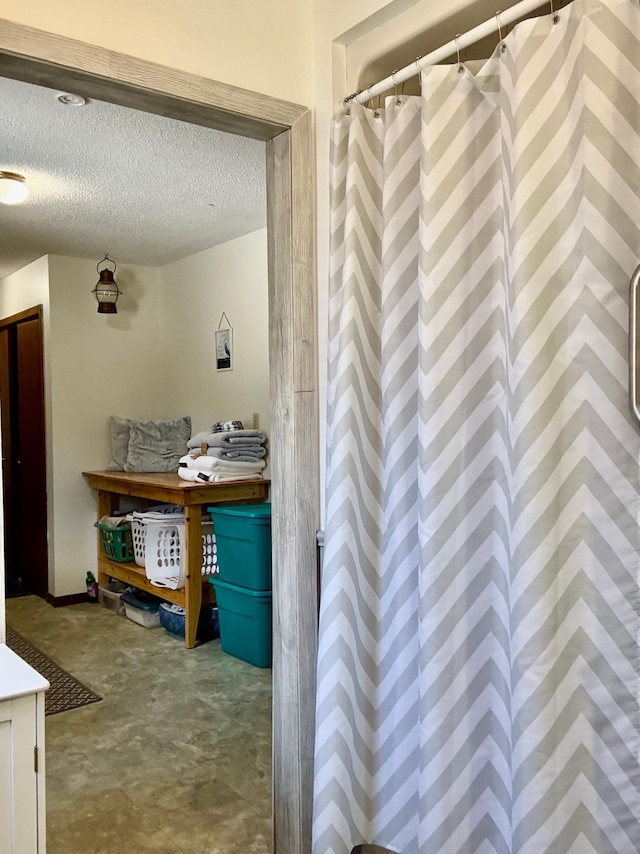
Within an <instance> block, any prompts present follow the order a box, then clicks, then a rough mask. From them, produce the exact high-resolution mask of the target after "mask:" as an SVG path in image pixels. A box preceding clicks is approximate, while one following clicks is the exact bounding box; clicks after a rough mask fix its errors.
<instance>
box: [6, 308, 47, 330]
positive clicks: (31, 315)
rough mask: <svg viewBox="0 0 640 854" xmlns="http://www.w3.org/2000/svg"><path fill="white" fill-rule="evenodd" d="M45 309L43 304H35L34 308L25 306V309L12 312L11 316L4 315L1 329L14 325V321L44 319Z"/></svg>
mask: <svg viewBox="0 0 640 854" xmlns="http://www.w3.org/2000/svg"><path fill="white" fill-rule="evenodd" d="M43 310H44V309H43V306H42V304H40V305H34V306H33V307H32V308H25V310H24V311H19V312H18V313H17V314H12V315H11V317H2V318H0V329H4V328H5V327H7V326H13V324H14V323H22V322H23V321H24V320H40V321H42V315H43Z"/></svg>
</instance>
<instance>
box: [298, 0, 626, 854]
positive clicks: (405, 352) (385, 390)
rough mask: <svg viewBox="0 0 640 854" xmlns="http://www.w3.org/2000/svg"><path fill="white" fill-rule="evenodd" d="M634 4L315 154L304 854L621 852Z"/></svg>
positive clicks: (347, 124) (431, 85) (520, 48)
mask: <svg viewBox="0 0 640 854" xmlns="http://www.w3.org/2000/svg"><path fill="white" fill-rule="evenodd" d="M639 167H640V10H639V8H638V5H637V3H636V2H635V0H574V3H573V4H572V5H571V6H570V7H566V8H565V9H563V10H562V11H561V13H560V20H559V22H558V23H557V24H554V23H553V22H552V20H551V18H550V16H545V17H544V18H540V19H537V20H529V21H526V22H524V23H522V24H520V25H518V27H517V28H516V29H515V30H514V31H513V32H511V33H510V34H509V36H508V37H507V39H506V49H505V50H504V52H503V51H502V50H500V49H499V48H498V49H497V50H496V52H495V54H494V55H493V56H492V57H491V59H489V60H488V61H487V62H486V63H484V64H483V65H482V67H481V68H480V69H479V70H478V73H477V74H475V75H474V74H473V73H472V71H471V69H470V68H469V67H467V68H465V69H464V70H463V71H462V72H460V73H459V71H458V68H457V67H456V65H453V66H443V67H433V68H430V69H428V70H427V71H426V72H425V73H424V74H423V80H422V96H421V97H420V98H418V97H410V98H402V99H401V104H397V103H396V99H395V98H390V99H388V100H387V104H386V108H385V110H383V111H381V112H380V113H379V114H377V115H376V114H374V113H372V112H370V111H368V110H365V109H364V108H362V107H358V106H356V107H354V108H353V109H352V111H351V115H350V116H344V117H341V118H340V119H338V120H337V121H336V123H335V126H334V129H333V143H332V169H333V173H332V260H331V264H332V267H331V285H330V287H331V292H330V306H329V312H330V342H329V403H328V406H329V412H328V472H327V508H326V511H327V512H326V532H325V559H324V570H323V582H322V603H321V618H320V645H319V660H318V699H317V723H316V766H315V802H314V843H313V845H314V848H313V850H314V854H349V852H351V849H352V847H353V846H355V845H358V844H361V843H376V844H378V845H383V846H385V847H387V848H389V849H391V850H392V851H395V852H401V854H416V852H420V854H454V852H468V854H473V853H474V852H482V854H489V852H500V854H542V852H549V854H551V852H552V854H563V852H574V854H578V852H579V854H591V852H598V854H601V853H602V852H618V854H632V852H637V851H640V791H639V785H640V768H639V765H638V752H639V732H638V725H639V708H638V696H637V692H638V629H639V619H638V611H637V608H638V602H639V597H638V566H639V557H638V552H639V539H640V537H639V525H638V518H639V515H638V513H639V509H640V506H639V499H638V459H639V454H640V441H639V436H638V433H637V431H636V430H635V428H634V427H633V425H632V423H631V420H630V416H629V414H628V405H627V379H626V378H627V289H628V282H629V278H630V276H631V274H632V272H633V270H634V268H635V266H636V264H637V263H638V258H639V255H640V230H639V225H640V168H639Z"/></svg>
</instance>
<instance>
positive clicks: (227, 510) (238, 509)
mask: <svg viewBox="0 0 640 854" xmlns="http://www.w3.org/2000/svg"><path fill="white" fill-rule="evenodd" d="M207 510H208V511H209V513H211V515H212V516H215V515H217V514H221V515H223V516H249V517H250V518H252V519H266V518H267V516H269V517H271V502H270V501H265V502H264V503H263V504H216V505H215V506H214V507H207Z"/></svg>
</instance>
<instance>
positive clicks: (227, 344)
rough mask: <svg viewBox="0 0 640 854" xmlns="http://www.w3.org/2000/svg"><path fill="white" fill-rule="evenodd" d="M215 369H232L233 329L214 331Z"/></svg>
mask: <svg viewBox="0 0 640 854" xmlns="http://www.w3.org/2000/svg"><path fill="white" fill-rule="evenodd" d="M216 370H217V371H232V370H233V329H230V328H228V329H218V331H217V332H216Z"/></svg>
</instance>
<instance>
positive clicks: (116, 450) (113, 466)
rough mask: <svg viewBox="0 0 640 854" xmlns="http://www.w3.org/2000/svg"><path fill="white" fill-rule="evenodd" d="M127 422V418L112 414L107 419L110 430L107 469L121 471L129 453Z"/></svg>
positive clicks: (128, 422)
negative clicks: (109, 452) (109, 456)
mask: <svg viewBox="0 0 640 854" xmlns="http://www.w3.org/2000/svg"><path fill="white" fill-rule="evenodd" d="M129 424H130V421H129V419H128V418H117V417H116V416H115V415H112V416H111V418H110V419H109V429H110V431H111V462H110V463H109V465H108V466H107V469H108V470H109V471H123V470H124V466H125V463H126V462H127V456H128V454H129Z"/></svg>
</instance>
